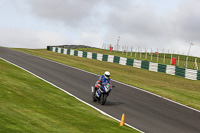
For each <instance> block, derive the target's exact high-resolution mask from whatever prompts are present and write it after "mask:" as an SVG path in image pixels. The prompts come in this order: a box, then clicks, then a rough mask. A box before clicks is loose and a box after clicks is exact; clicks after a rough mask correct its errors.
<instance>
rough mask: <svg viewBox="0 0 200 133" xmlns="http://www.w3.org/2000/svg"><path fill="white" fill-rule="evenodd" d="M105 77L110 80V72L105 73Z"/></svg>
mask: <svg viewBox="0 0 200 133" xmlns="http://www.w3.org/2000/svg"><path fill="white" fill-rule="evenodd" d="M104 76H105V78H106V79H108V78H109V77H110V72H109V71H105V73H104Z"/></svg>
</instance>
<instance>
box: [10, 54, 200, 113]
mask: <svg viewBox="0 0 200 133" xmlns="http://www.w3.org/2000/svg"><path fill="white" fill-rule="evenodd" d="M13 51H15V50H13ZM20 52H21V51H20ZM22 53H25V52H22ZM25 54H28V55H31V56H35V57H37V58H41V59H44V60H47V61H50V62H54V63H57V64H61V65H64V66H67V67H70V68H74V69H76V70H79V71H83V72H86V73H90V74H93V75H96V76H100V75H98V74H95V73H92V72H88V71H85V70H82V69H79V68H76V67H73V66H69V65H66V64H62V63H59V62H56V61H53V60H50V59H46V58H43V57H39V56H36V55H32V54H29V53H25ZM58 54H59V53H58ZM60 54H61V53H60ZM80 58H81V57H80ZM112 81H115V82H117V83H120V84H123V85H126V86H129V87H131V88H134V89H137V90H140V91H143V92H145V93H148V94H151V95H154V96H156V97H159V98H161V99H165V100H167V101H170V102H172V103H175V104H178V105H181V106H183V107H186V108H188V109H191V110H194V111H197V112H199V113H200V110H198V109H195V108H192V107H189V106H187V105H184V104H182V103H179V102H176V101H173V100H171V99H168V98H165V97H162V96H160V95H157V94H154V93H152V92H149V91H146V90H143V89H141V88H138V87H135V86H131V85H128V84H126V83H122V82H120V81H117V80H114V79H112Z"/></svg>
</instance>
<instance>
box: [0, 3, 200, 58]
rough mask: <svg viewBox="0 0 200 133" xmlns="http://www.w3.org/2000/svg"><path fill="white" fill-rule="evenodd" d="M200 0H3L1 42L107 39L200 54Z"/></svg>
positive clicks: (41, 44) (34, 44)
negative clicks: (118, 39)
mask: <svg viewBox="0 0 200 133" xmlns="http://www.w3.org/2000/svg"><path fill="white" fill-rule="evenodd" d="M199 7H200V0H168V1H166V0H1V1H0V18H1V22H0V36H1V39H0V45H1V46H10V47H27V48H45V47H46V45H58V44H85V45H90V46H96V47H101V46H102V44H103V43H107V44H113V45H116V43H117V38H118V36H120V37H121V39H120V45H121V46H122V45H126V46H129V47H131V46H133V47H134V48H138V47H140V48H143V49H144V48H145V47H146V48H148V49H150V48H153V49H154V50H155V49H157V48H158V49H160V51H161V49H165V51H167V50H168V49H170V51H172V50H175V51H176V52H178V51H179V52H180V53H183V52H184V54H186V53H188V49H189V45H190V43H191V42H192V43H194V44H195V45H194V46H192V49H191V54H192V55H196V56H200V52H199V49H200V39H199V37H200V25H199V23H200V8H199Z"/></svg>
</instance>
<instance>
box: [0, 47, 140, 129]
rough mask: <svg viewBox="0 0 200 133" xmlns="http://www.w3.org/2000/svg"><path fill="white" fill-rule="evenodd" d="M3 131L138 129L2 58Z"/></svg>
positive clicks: (0, 123) (0, 97)
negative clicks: (121, 123) (112, 117)
mask: <svg viewBox="0 0 200 133" xmlns="http://www.w3.org/2000/svg"><path fill="white" fill-rule="evenodd" d="M36 51H37V50H36ZM39 51H40V50H39ZM39 51H37V52H39ZM40 52H41V53H45V52H46V51H45V50H41V51H40ZM48 54H50V53H48ZM105 123H106V124H105ZM0 132H2V133H10V132H13V133H17V132H20V133H21V132H32V133H38V132H42V133H43V132H70V133H72V132H73V133H90V132H99V133H101V132H121V133H124V132H137V131H135V130H133V129H131V128H129V127H127V126H124V127H120V126H119V122H117V121H115V120H113V119H111V118H108V117H106V116H104V115H102V114H100V113H99V112H97V111H96V110H94V109H92V108H90V107H89V106H87V105H85V104H83V103H81V102H79V101H78V100H76V99H75V98H74V97H72V96H69V95H68V94H66V93H64V92H63V91H61V90H59V89H57V88H55V87H53V86H52V85H50V84H48V83H46V82H44V81H42V80H41V79H39V78H37V77H35V76H33V75H31V74H29V73H27V72H25V71H23V70H21V69H19V68H17V67H15V66H13V65H11V64H9V63H7V62H5V61H3V60H1V59H0Z"/></svg>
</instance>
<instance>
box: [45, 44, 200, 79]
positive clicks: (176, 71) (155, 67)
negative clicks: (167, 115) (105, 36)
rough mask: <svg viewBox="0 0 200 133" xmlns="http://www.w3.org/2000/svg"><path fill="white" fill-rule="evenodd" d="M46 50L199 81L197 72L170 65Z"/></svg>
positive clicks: (82, 52) (75, 51) (69, 50)
mask: <svg viewBox="0 0 200 133" xmlns="http://www.w3.org/2000/svg"><path fill="white" fill-rule="evenodd" d="M48 50H50V51H53V52H57V53H62V54H67V55H73V56H78V57H84V58H88V59H96V60H99V61H107V62H112V63H117V64H120V65H128V66H132V67H136V68H141V69H146V70H149V71H154V72H162V73H166V74H170V75H176V76H179V77H184V78H187V79H191V80H200V71H199V70H193V69H187V68H181V67H178V66H172V65H164V64H159V63H154V62H148V61H142V60H138V59H130V58H125V57H118V56H114V55H106V54H99V53H92V52H85V51H78V50H72V49H64V48H58V47H51V46H50V47H48Z"/></svg>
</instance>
